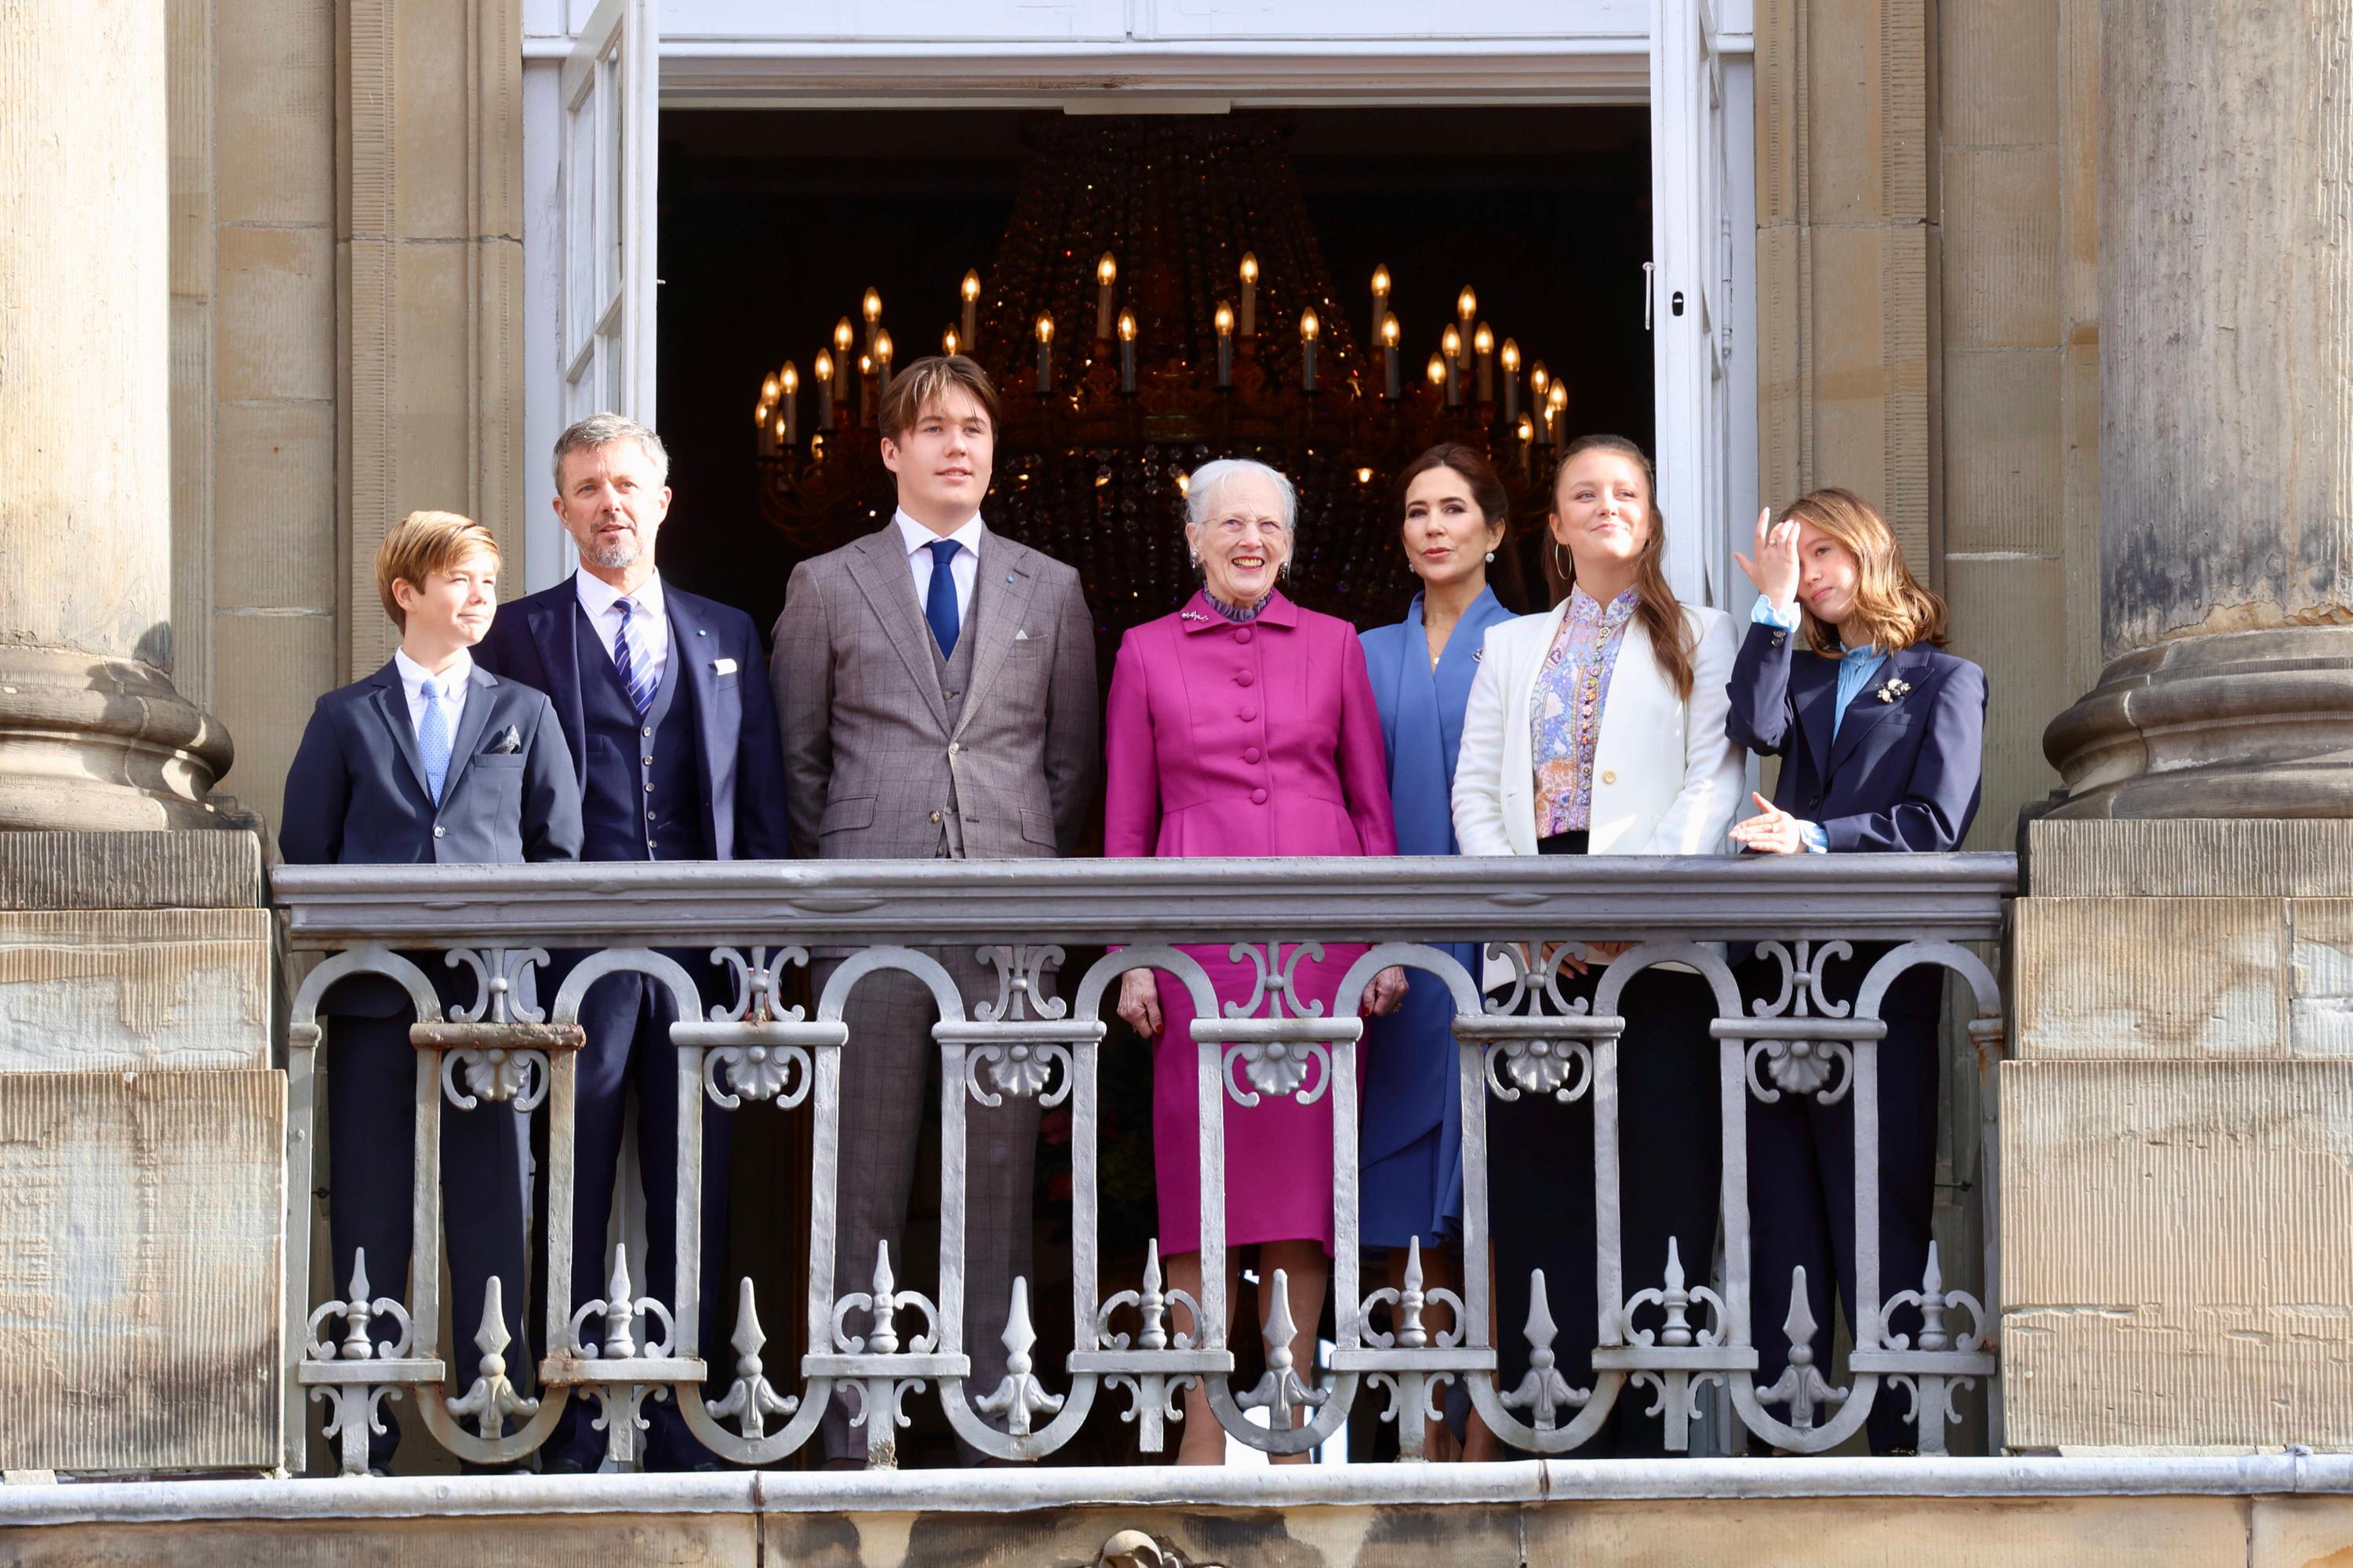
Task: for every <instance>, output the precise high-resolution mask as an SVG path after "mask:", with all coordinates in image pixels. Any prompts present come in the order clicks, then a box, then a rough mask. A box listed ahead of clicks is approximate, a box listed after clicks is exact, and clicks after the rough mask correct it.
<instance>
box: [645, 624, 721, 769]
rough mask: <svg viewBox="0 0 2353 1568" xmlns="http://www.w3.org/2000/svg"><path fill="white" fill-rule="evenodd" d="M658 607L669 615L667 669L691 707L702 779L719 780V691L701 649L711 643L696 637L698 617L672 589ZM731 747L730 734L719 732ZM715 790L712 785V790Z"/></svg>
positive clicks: (700, 627)
mask: <svg viewBox="0 0 2353 1568" xmlns="http://www.w3.org/2000/svg"><path fill="white" fill-rule="evenodd" d="M662 607H663V609H665V610H667V611H668V612H669V615H670V673H672V674H674V675H676V676H677V677H678V679H679V682H680V683H681V685H682V686H683V687H684V689H685V691H686V694H687V697H688V699H689V700H690V701H691V702H692V703H693V704H694V724H695V730H696V733H698V734H700V735H701V736H702V753H703V755H702V766H703V774H704V777H705V778H706V779H712V780H714V781H715V780H716V779H718V778H719V765H718V753H719V743H720V740H721V738H722V735H723V733H724V736H725V737H726V739H727V741H728V744H730V745H731V746H732V745H733V743H734V731H733V729H732V728H730V729H728V730H726V731H724V732H723V731H722V730H721V728H720V725H719V713H718V706H719V691H718V681H717V677H715V676H714V675H712V673H711V663H710V661H709V659H708V658H706V657H705V656H704V654H703V649H704V648H705V647H706V646H708V645H709V643H710V641H711V639H710V638H708V637H702V636H698V635H696V634H697V633H698V632H700V631H701V630H702V629H703V628H702V615H701V614H700V613H699V612H698V611H697V610H696V609H695V608H694V607H693V606H692V605H691V604H689V603H688V602H687V601H686V599H685V597H684V596H683V595H681V594H680V593H679V591H678V590H677V589H675V588H665V589H664V590H663V592H662ZM712 787H713V788H714V789H715V788H716V787H717V786H716V784H715V782H714V783H713V786H712Z"/></svg>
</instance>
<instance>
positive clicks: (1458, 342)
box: [1438, 323, 1462, 408]
mask: <svg viewBox="0 0 2353 1568" xmlns="http://www.w3.org/2000/svg"><path fill="white" fill-rule="evenodd" d="M1438 347H1439V351H1440V353H1442V354H1443V355H1446V406H1447V407H1448V408H1460V407H1461V403H1462V329H1461V328H1460V327H1458V326H1455V325H1453V324H1452V323H1448V325H1447V328H1446V335H1445V336H1444V337H1441V338H1440V339H1439V340H1438Z"/></svg>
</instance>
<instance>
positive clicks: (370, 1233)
mask: <svg viewBox="0 0 2353 1568" xmlns="http://www.w3.org/2000/svg"><path fill="white" fill-rule="evenodd" d="M498 567H499V549H498V544H497V542H496V541H495V540H493V539H492V538H491V533H490V530H489V529H487V528H484V527H483V526H482V525H481V524H479V523H475V522H472V521H470V519H468V518H464V517H459V516H457V515H455V514H451V513H447V512H417V513H412V514H410V515H409V516H408V517H407V518H406V519H405V520H404V521H402V522H401V523H400V524H398V525H397V526H396V527H395V528H393V529H392V531H391V532H390V533H388V534H386V535H385V540H384V545H383V546H382V547H381V548H380V549H379V550H378V551H377V553H376V589H377V592H378V593H379V594H381V595H382V597H383V599H384V608H385V613H386V614H388V615H390V616H391V617H392V620H393V623H394V624H395V625H396V626H398V627H399V628H400V629H401V641H400V651H399V652H396V653H395V654H394V655H393V656H392V661H391V662H389V663H387V664H386V665H385V667H384V668H383V669H381V670H378V671H377V672H376V673H375V674H373V675H370V676H369V677H368V678H367V679H365V680H364V681H359V682H356V683H353V684H352V685H348V686H345V687H344V688H343V689H342V690H341V691H337V692H330V693H328V694H326V695H325V696H323V697H321V698H320V699H319V705H318V708H317V710H316V711H315V712H314V713H312V715H311V724H310V727H309V728H307V729H305V730H304V731H303V732H302V744H301V748H300V749H299V750H298V751H297V752H296V753H295V755H294V765H293V767H292V768H290V769H289V770H288V772H287V775H286V809H285V821H284V822H283V823H282V824H281V825H280V829H279V833H278V842H279V849H280V853H282V854H283V855H284V856H285V858H286V859H287V861H288V862H290V863H293V864H297V865H434V864H451V863H458V864H464V863H509V864H511V863H515V862H519V861H526V860H533V861H539V860H572V859H575V858H576V857H577V856H578V855H579V853H580V787H579V784H578V782H577V780H576V779H575V777H574V774H573V769H572V758H571V756H570V755H569V754H568V753H567V752H566V751H565V746H564V733H563V730H562V729H561V727H560V726H558V725H557V724H556V721H555V711H554V708H553V707H551V706H550V705H549V704H548V701H547V698H546V697H544V696H543V695H542V694H539V693H538V692H535V691H533V690H532V689H531V688H530V687H528V686H523V685H518V684H516V683H512V682H509V681H501V680H500V679H499V678H498V677H496V676H495V675H492V674H491V673H489V672H488V671H486V670H483V669H481V668H480V666H479V665H477V664H475V663H474V662H473V661H472V659H471V658H470V655H469V652H468V651H469V650H470V648H471V647H472V646H473V645H474V643H475V642H477V641H479V640H480V637H481V635H482V633H483V632H484V631H485V630H488V629H489V627H490V626H491V617H492V615H493V614H494V612H495V610H496V608H497V593H496V590H497V581H498ZM414 957H415V959H417V961H418V962H419V963H420V964H421V965H422V966H423V967H424V969H425V970H426V972H427V974H428V975H429V976H431V977H432V979H433V980H434V984H435V986H436V989H437V990H438V991H439V992H440V996H441V1001H442V1005H443V1007H444V1008H445V1009H446V1008H447V1007H448V1006H449V1005H450V1004H451V1003H453V1002H456V1003H459V1004H463V1005H466V1006H471V1005H473V1003H474V1001H475V991H476V987H475V985H474V983H473V980H472V979H471V971H470V970H459V971H455V972H454V973H453V972H452V971H451V970H450V969H448V967H447V966H446V965H445V964H442V963H440V962H438V961H436V960H437V959H438V955H434V954H417V955H414ZM326 1012H327V1015H328V1033H327V1057H326V1065H327V1126H328V1171H329V1175H328V1183H329V1192H330V1201H329V1209H328V1212H329V1229H330V1231H331V1233H332V1252H333V1255H334V1264H333V1266H334V1283H335V1285H336V1287H338V1288H339V1289H340V1288H341V1287H343V1286H346V1285H348V1284H350V1283H351V1278H352V1266H353V1255H354V1254H355V1253H357V1252H359V1251H361V1250H363V1249H364V1250H365V1252H366V1254H367V1271H368V1281H369V1284H370V1285H371V1286H372V1287H374V1289H375V1291H376V1292H379V1293H381V1294H384V1295H387V1296H391V1297H394V1298H404V1299H405V1298H406V1295H407V1280H408V1260H409V1250H410V1244H411V1240H412V1235H411V1231H410V1223H411V1214H412V1213H413V1210H412V1207H411V1203H410V1192H409V1184H410V1181H411V1178H412V1176H413V1174H414V1171H415V1158H416V1147H417V1136H416V1134H417V1126H416V1114H417V1113H416V1108H415V1107H416V1103H417V1052H416V1050H415V1049H414V1048H413V1047H412V1046H411V1045H410V1044H409V1041H408V1028H409V1025H410V1024H411V1023H413V1022H416V1009H415V1004H414V1003H413V1002H411V1001H410V1000H409V994H408V992H407V991H406V989H404V988H403V987H401V986H400V985H398V984H397V983H396V982H395V981H393V980H387V979H384V978H382V977H374V978H365V977H364V978H357V979H353V980H346V981H344V982H343V984H341V985H338V986H336V987H335V988H334V989H333V990H332V991H330V992H329V993H328V1003H327V1008H326ZM522 1146H523V1125H522V1118H521V1117H520V1116H519V1115H518V1114H517V1113H516V1111H515V1110H514V1108H513V1107H512V1104H508V1105H500V1104H495V1103H492V1102H489V1101H484V1102H482V1103H481V1104H480V1105H478V1106H476V1107H475V1108H474V1109H472V1110H470V1111H459V1110H456V1109H453V1108H448V1107H445V1108H444V1109H443V1111H442V1117H441V1177H442V1186H443V1191H444V1192H445V1193H446V1194H447V1195H448V1196H447V1199H446V1201H445V1203H444V1216H443V1217H444V1223H445V1225H446V1228H447V1230H448V1237H449V1246H448V1255H449V1274H450V1281H451V1285H452V1287H453V1296H454V1300H453V1302H452V1311H453V1319H452V1320H453V1324H454V1327H455V1329H456V1332H455V1333H454V1334H453V1335H452V1336H451V1340H450V1350H449V1353H450V1355H451V1356H452V1358H453V1359H454V1360H455V1361H456V1362H457V1373H458V1386H459V1387H460V1388H465V1387H470V1386H471V1384H472V1383H473V1379H474V1372H475V1362H476V1361H478V1360H479V1352H478V1351H476V1349H475V1347H474V1330H475V1329H476V1328H477V1327H478V1326H479V1325H480V1317H481V1311H482V1300H483V1297H484V1295H485V1294H486V1291H487V1288H488V1282H489V1280H490V1279H491V1277H492V1276H493V1275H495V1276H497V1277H498V1278H499V1279H500V1281H501V1295H502V1299H503V1305H504V1307H505V1314H506V1319H507V1332H508V1333H509V1334H510V1335H511V1336H512V1338H513V1340H514V1341H515V1343H516V1344H517V1345H518V1346H522V1347H525V1348H524V1349H522V1350H521V1351H516V1352H515V1353H514V1354H513V1355H512V1356H511V1358H510V1361H511V1364H512V1365H515V1366H518V1367H520V1366H527V1365H528V1364H529V1363H530V1354H529V1350H528V1346H529V1344H530V1340H531V1337H530V1336H529V1335H527V1334H526V1333H525V1323H524V1320H523V1306H524V1302H525V1299H526V1298H525V1295H524V1280H525V1274H524V1269H523V1251H524V1245H523V1180H522ZM376 1328H377V1337H378V1338H379V1339H380V1340H389V1339H390V1338H391V1336H392V1326H391V1324H390V1323H389V1322H388V1321H385V1320H381V1319H380V1320H379V1321H378V1323H377V1325H376ZM384 1425H385V1431H383V1432H381V1433H374V1434H371V1435H370V1436H369V1439H368V1463H369V1466H370V1467H371V1468H373V1469H375V1470H378V1471H381V1470H383V1469H384V1468H385V1467H386V1466H388V1465H389V1464H390V1463H391V1459H392V1453H393V1449H394V1447H395V1446H396V1445H397V1444H398V1443H399V1441H400V1429H399V1426H398V1425H397V1424H396V1422H395V1420H394V1419H393V1416H392V1413H391V1412H390V1411H389V1410H387V1411H386V1412H385V1419H384Z"/></svg>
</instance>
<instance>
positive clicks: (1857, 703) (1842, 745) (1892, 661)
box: [1822, 648, 1918, 779]
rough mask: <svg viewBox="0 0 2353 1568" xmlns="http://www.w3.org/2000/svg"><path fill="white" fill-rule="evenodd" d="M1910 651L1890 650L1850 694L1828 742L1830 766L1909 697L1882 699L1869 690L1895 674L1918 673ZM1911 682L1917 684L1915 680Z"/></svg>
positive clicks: (1904, 676)
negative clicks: (1865, 680)
mask: <svg viewBox="0 0 2353 1568" xmlns="http://www.w3.org/2000/svg"><path fill="white" fill-rule="evenodd" d="M1912 652H1913V651H1912V650H1911V649H1909V648H1907V649H1905V650H1904V652H1901V653H1890V654H1889V655H1888V656H1887V657H1886V658H1884V659H1883V660H1881V661H1880V663H1879V668H1878V669H1876V670H1874V671H1873V672H1872V673H1871V679H1870V681H1869V682H1868V683H1865V684H1864V686H1863V688H1862V690H1861V691H1860V692H1857V693H1856V694H1854V701H1853V702H1852V703H1850V704H1848V705H1847V710H1846V717H1845V718H1844V719H1842V720H1841V721H1840V724H1839V730H1838V738H1837V739H1836V740H1835V741H1833V742H1831V768H1836V767H1837V766H1838V765H1839V764H1840V763H1841V762H1842V761H1844V760H1845V759H1846V758H1848V757H1850V756H1852V755H1853V752H1854V748H1855V747H1858V746H1860V745H1862V737H1863V736H1865V735H1866V734H1868V733H1869V732H1870V731H1871V729H1872V728H1873V726H1876V725H1877V724H1878V723H1879V721H1880V720H1881V719H1883V718H1885V717H1886V716H1887V715H1889V714H1891V713H1894V711H1895V710H1896V709H1898V708H1900V707H1902V706H1903V705H1904V704H1905V701H1908V700H1909V699H1908V698H1907V699H1898V700H1895V701H1893V702H1884V703H1883V702H1881V701H1879V700H1878V699H1877V698H1876V697H1874V696H1873V695H1872V694H1873V692H1876V691H1878V690H1880V689H1881V688H1882V687H1883V686H1885V685H1886V684H1887V683H1888V682H1889V681H1891V680H1894V679H1897V678H1899V677H1901V678H1902V679H1905V680H1910V679H1911V677H1912V676H1913V675H1914V674H1915V673H1918V672H1917V671H1916V670H1915V668H1914V667H1913V663H1912ZM1835 682H1836V676H1835V673H1833V676H1832V683H1833V684H1835ZM1914 684H1915V685H1917V684H1918V683H1917V682H1914ZM1833 700H1835V697H1833ZM1822 777H1823V778H1825V779H1827V778H1829V777H1830V768H1824V769H1823V770H1822Z"/></svg>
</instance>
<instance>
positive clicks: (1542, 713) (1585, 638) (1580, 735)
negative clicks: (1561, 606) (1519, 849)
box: [1528, 588, 1639, 838]
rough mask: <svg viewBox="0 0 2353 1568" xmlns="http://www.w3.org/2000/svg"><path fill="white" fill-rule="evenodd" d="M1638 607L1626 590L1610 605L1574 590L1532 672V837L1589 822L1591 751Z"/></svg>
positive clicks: (1574, 828)
mask: <svg viewBox="0 0 2353 1568" xmlns="http://www.w3.org/2000/svg"><path fill="white" fill-rule="evenodd" d="M1637 602H1639V600H1638V597H1637V594H1636V590H1635V589H1633V588H1628V589H1627V590H1626V591H1625V592H1624V593H1621V594H1620V595H1619V596H1618V597H1617V598H1616V599H1611V600H1610V601H1609V603H1608V604H1607V605H1604V604H1601V603H1599V602H1598V601H1596V600H1595V599H1592V598H1591V597H1589V596H1588V594H1587V593H1586V591H1585V590H1584V589H1583V588H1571V589H1570V590H1569V599H1568V613H1567V615H1565V616H1562V617H1561V620H1560V630H1559V632H1558V633H1556V635H1555V636H1554V638H1553V640H1552V648H1551V650H1550V651H1549V652H1546V654H1545V663H1544V668H1543V669H1542V670H1541V671H1539V672H1537V674H1536V684H1535V693H1534V694H1532V695H1531V697H1530V698H1529V702H1528V710H1529V711H1528V722H1529V725H1530V726H1532V730H1533V739H1534V741H1535V751H1534V756H1535V764H1536V836H1537V837H1539V838H1550V837H1551V836H1552V835H1553V834H1555V833H1566V832H1582V831H1584V830H1586V829H1588V828H1589V827H1591V826H1592V822H1593V747H1594V742H1595V741H1597V740H1599V738H1600V736H1601V714H1602V710H1603V709H1604V708H1605V707H1607V706H1608V705H1609V675H1610V673H1611V672H1612V671H1613V670H1615V669H1616V668H1617V667H1618V649H1619V647H1620V644H1621V643H1623V642H1624V641H1625V640H1626V623H1627V622H1628V621H1630V620H1632V619H1633V618H1634V607H1635V605H1636V603H1637Z"/></svg>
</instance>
